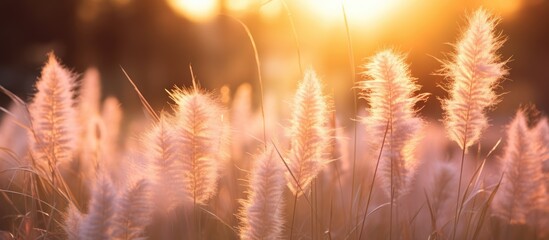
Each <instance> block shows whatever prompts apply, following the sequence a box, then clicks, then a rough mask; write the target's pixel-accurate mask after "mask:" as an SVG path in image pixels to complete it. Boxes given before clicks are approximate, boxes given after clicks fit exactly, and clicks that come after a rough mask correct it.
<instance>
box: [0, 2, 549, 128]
mask: <svg viewBox="0 0 549 240" xmlns="http://www.w3.org/2000/svg"><path fill="white" fill-rule="evenodd" d="M223 2H224V1H221V6H222V10H221V11H222V13H223V12H224V10H223ZM524 2H525V3H526V1H524ZM536 2H537V3H536V4H523V6H522V7H521V8H520V9H519V10H518V12H516V13H515V14H514V15H513V16H512V17H510V18H504V19H503V20H502V22H501V24H500V25H499V29H501V30H502V32H503V33H504V34H505V35H506V36H508V37H509V38H508V41H507V42H506V44H505V46H504V47H503V49H502V52H501V54H502V56H504V57H505V58H507V57H510V58H511V59H512V61H511V62H509V64H508V66H509V67H510V68H511V75H510V76H509V79H511V81H506V82H504V83H503V84H502V85H503V88H504V90H503V91H506V92H509V93H508V94H506V95H505V98H504V102H502V103H501V104H500V105H499V106H498V110H496V113H494V114H496V115H497V114H498V112H500V111H501V113H502V114H501V115H502V116H503V115H505V116H511V115H509V114H510V113H511V112H514V110H515V109H516V108H517V107H518V106H519V104H520V103H529V102H531V103H535V104H536V105H537V106H538V108H539V109H541V110H542V111H544V112H549V111H548V110H549V95H547V94H546V93H545V92H546V91H547V90H548V89H549V81H548V80H549V71H548V70H547V68H548V67H549V44H547V43H548V42H549V18H548V17H547V16H549V2H548V1H536ZM461 4H463V5H464V7H463V8H459V9H454V10H453V11H448V12H449V13H448V14H452V15H455V18H454V20H453V21H450V22H449V23H448V24H446V27H445V28H444V29H443V30H440V29H439V30H436V29H434V30H433V31H440V32H442V34H439V35H440V36H439V37H437V38H434V39H430V40H426V41H427V42H426V43H425V45H429V46H417V47H416V46H415V45H414V44H407V43H406V42H402V39H403V38H402V37H401V38H396V37H391V36H390V35H387V36H382V37H380V38H378V39H383V40H385V41H384V42H379V43H377V44H374V47H363V48H360V46H361V41H362V39H357V38H354V42H353V44H354V45H355V59H356V64H357V65H359V64H361V63H362V60H363V59H364V58H365V57H367V56H370V55H372V54H373V53H374V51H375V50H377V49H379V48H380V46H386V45H387V44H389V46H392V45H390V44H393V45H395V46H397V47H399V49H400V50H402V51H405V52H408V62H410V63H411V68H412V74H413V75H414V76H415V77H417V78H419V79H420V84H421V85H423V86H424V87H423V89H422V91H427V92H431V93H433V95H434V96H443V95H444V92H443V91H442V90H441V89H440V88H438V87H437V84H440V83H442V79H441V77H440V76H435V75H433V73H434V72H435V71H436V70H437V69H439V68H440V64H439V63H438V62H437V60H435V59H434V58H433V57H432V56H434V57H436V58H443V57H444V56H443V55H442V52H448V51H451V47H449V46H447V45H445V44H444V43H448V42H454V41H455V39H456V38H457V29H458V26H461V25H463V21H462V20H463V19H464V14H465V13H466V10H467V9H469V10H470V9H472V8H474V7H477V6H476V5H474V4H473V3H472V2H471V1H465V2H463V3H461ZM451 7H452V6H449V7H448V8H451ZM290 8H291V9H292V8H294V7H293V6H292V4H291V3H290ZM225 14H228V15H230V13H225ZM293 15H294V16H295V18H296V23H297V25H300V24H301V25H307V24H309V23H307V22H306V20H303V18H300V14H299V13H296V12H294V14H293ZM410 17H411V18H412V17H413V15H410ZM240 18H241V19H242V20H243V21H244V22H245V23H246V24H247V25H248V27H249V28H250V30H251V32H252V34H253V35H254V38H255V40H256V42H257V45H258V51H259V55H260V58H261V60H263V59H265V58H268V56H269V53H270V52H269V51H271V52H272V51H273V50H270V49H271V48H272V46H273V45H275V44H273V43H274V42H277V41H279V42H283V43H284V42H285V43H286V45H285V47H286V48H287V49H289V50H288V51H290V52H291V51H295V50H294V49H295V46H294V45H293V41H292V37H291V36H289V34H290V33H291V31H289V30H288V25H287V24H286V21H287V17H286V15H285V14H281V16H279V20H280V22H281V23H280V24H279V25H278V26H279V27H278V28H274V27H273V26H275V25H272V24H271V25H268V24H267V25H266V24H263V23H262V22H261V20H260V18H259V15H258V14H257V12H254V11H251V12H250V13H249V14H246V15H244V16H240ZM309 25H314V24H313V23H311V24H309ZM338 28H339V30H338V31H337V33H338V34H339V33H341V34H344V31H343V30H342V29H343V26H340V27H338ZM422 28H423V27H422ZM280 29H285V30H284V31H281V30H280ZM297 30H298V31H297V32H298V35H301V36H300V37H303V36H304V35H305V34H301V32H300V31H301V30H300V28H298V29H297ZM351 31H352V32H357V31H360V29H356V28H355V29H351ZM396 31H398V29H396ZM279 32H280V33H281V34H278V35H277V33H279ZM273 33H274V34H273ZM313 34H314V33H313ZM281 35H284V36H281ZM418 35H421V34H418ZM419 37H421V36H416V35H415V34H414V35H413V36H412V34H411V35H410V36H409V38H410V39H412V38H419ZM316 38H317V39H318V41H321V42H322V43H323V44H324V45H323V46H324V48H323V49H324V51H319V52H315V53H314V61H313V62H312V63H307V62H306V63H305V65H312V66H313V67H314V68H315V69H316V70H317V71H319V73H320V74H319V75H320V76H322V77H323V78H324V80H325V81H326V82H327V86H328V89H336V91H335V92H334V94H335V101H336V104H337V105H338V107H340V106H345V105H347V106H350V105H349V104H350V103H351V99H352V98H351V96H350V94H349V93H350V91H349V89H350V88H351V87H352V84H351V83H350V76H349V75H348V74H349V69H350V67H349V63H348V59H347V49H346V44H345V37H344V35H343V36H338V35H337V34H333V35H329V36H327V35H325V34H319V35H318V36H316ZM404 39H406V38H404ZM0 43H1V44H0V85H2V86H4V87H6V88H7V89H10V90H12V91H13V92H15V93H16V94H17V95H19V96H21V97H22V98H23V99H28V96H30V95H31V93H32V91H33V90H32V86H33V84H34V81H35V80H36V78H37V77H38V76H39V73H40V68H41V66H42V64H43V62H44V61H45V59H46V57H45V54H46V53H47V52H49V51H51V50H53V51H55V53H56V54H57V55H58V57H59V58H60V59H61V61H62V62H63V63H64V65H66V66H68V67H69V68H71V69H73V70H74V71H75V72H76V73H83V72H84V71H85V69H86V68H87V67H89V66H96V67H97V68H98V69H99V71H100V72H101V75H102V81H103V97H105V96H110V95H114V96H116V97H118V98H119V99H120V100H121V103H122V105H123V108H124V110H125V111H126V112H127V113H129V114H133V113H137V114H140V113H141V112H140V105H139V101H138V99H137V96H136V94H135V93H134V92H133V89H132V88H131V87H130V85H129V83H128V82H127V80H126V79H125V77H124V75H123V73H122V71H121V70H120V66H122V67H124V68H125V69H126V71H127V72H128V73H129V74H130V76H131V77H132V78H133V80H134V81H135V82H136V83H137V85H138V86H139V87H140V88H141V90H142V92H143V94H144V95H145V97H147V98H148V99H149V100H150V101H151V103H152V105H153V107H154V108H155V109H161V108H167V105H166V102H167V101H168V96H167V94H166V92H165V89H170V88H171V87H172V86H174V85H178V86H189V85H190V79H191V78H190V75H189V70H188V65H189V64H190V63H192V64H193V68H194V70H195V74H196V75H197V77H198V80H199V81H200V83H201V85H202V86H204V87H206V88H208V89H218V88H219V87H221V86H222V85H223V84H227V85H228V86H229V87H230V88H231V89H232V90H234V89H235V88H236V86H237V85H238V84H240V83H242V82H250V83H252V84H253V85H254V87H255V90H256V91H255V92H256V93H257V92H258V91H257V90H258V88H257V73H256V70H255V62H254V58H253V52H252V48H251V46H250V43H249V40H248V37H247V35H246V34H245V32H244V31H243V29H242V27H241V26H240V25H239V24H238V23H237V22H236V21H235V20H234V19H231V18H230V17H227V16H223V15H222V16H219V17H217V18H216V19H215V20H213V21H211V22H208V23H193V22H191V21H189V20H187V19H185V18H184V17H182V16H180V15H178V14H176V13H175V12H174V11H173V10H172V9H170V7H169V6H168V5H167V4H166V3H165V2H164V1H158V0H130V1H128V2H127V3H124V4H121V3H119V2H118V1H112V0H102V1H89V0H55V1H30V0H18V1H0ZM431 43H432V44H431ZM305 44H306V43H302V45H305ZM338 45H339V46H338ZM401 46H402V47H401ZM426 49H430V50H426ZM274 51H276V50H274ZM291 54H293V52H291ZM291 54H290V55H291ZM334 56H335V57H334ZM334 59H336V60H334ZM296 63H297V61H296V59H295V58H294V56H293V55H291V57H290V59H288V61H287V64H288V66H291V69H292V70H295V69H296ZM262 65H263V62H262ZM357 70H358V71H357V72H359V71H360V67H359V66H357ZM333 73H336V74H339V75H340V77H339V78H332V77H331V76H333V75H334V74H333ZM264 74H265V76H264V78H265V79H266V80H265V81H267V86H269V82H268V81H270V82H271V86H274V87H276V85H277V81H278V80H276V78H277V76H274V75H271V76H269V75H268V74H269V73H268V72H266V73H264ZM292 76H295V80H294V81H297V80H298V79H299V74H298V72H297V73H296V74H293V75H292ZM357 77H359V75H357ZM269 79H270V80H269ZM338 85H339V86H338ZM290 86H291V85H290ZM341 89H343V90H341ZM345 89H347V90H345ZM256 102H257V101H256ZM0 103H1V105H2V106H6V105H7V103H8V98H7V97H5V96H0ZM281 104H283V103H281ZM500 109H501V110H500ZM422 111H424V112H425V115H427V116H429V117H432V118H435V119H436V118H440V106H439V103H438V101H437V100H436V98H434V97H432V98H431V99H430V100H429V101H428V102H427V103H426V106H425V108H424V109H423V110H422ZM505 120H507V119H505Z"/></svg>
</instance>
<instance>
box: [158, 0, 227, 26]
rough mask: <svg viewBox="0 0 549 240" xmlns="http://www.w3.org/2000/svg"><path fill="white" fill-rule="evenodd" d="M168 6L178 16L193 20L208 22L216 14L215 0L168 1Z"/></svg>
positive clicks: (217, 7)
mask: <svg viewBox="0 0 549 240" xmlns="http://www.w3.org/2000/svg"><path fill="white" fill-rule="evenodd" d="M168 3H169V4H170V6H171V7H172V8H173V9H174V10H175V11H176V12H178V13H179V14H181V15H183V16H185V17H187V18H189V19H191V20H194V21H205V20H209V19H211V18H213V17H215V15H216V14H217V13H218V10H219V1H217V0H168Z"/></svg>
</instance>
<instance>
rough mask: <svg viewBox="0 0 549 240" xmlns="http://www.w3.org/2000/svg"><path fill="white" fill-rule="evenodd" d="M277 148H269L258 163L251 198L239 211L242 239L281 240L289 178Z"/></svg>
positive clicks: (251, 182)
mask: <svg viewBox="0 0 549 240" xmlns="http://www.w3.org/2000/svg"><path fill="white" fill-rule="evenodd" d="M284 172H285V169H284V167H283V166H282V163H281V161H280V159H279V158H278V155H277V154H276V152H275V150H274V147H273V146H272V145H269V146H268V147H267V150H265V152H263V153H262V154H261V155H260V156H259V157H258V158H257V159H256V162H255V166H254V168H253V171H252V173H251V176H250V180H249V184H250V185H249V190H248V191H247V194H248V198H247V199H246V200H243V201H241V203H242V209H241V210H240V212H239V218H240V220H241V226H240V237H241V238H242V239H280V238H281V237H282V236H281V234H282V228H283V225H284V220H283V216H282V215H283V211H284V201H283V200H284V199H283V194H284V188H285V187H286V179H285V178H284Z"/></svg>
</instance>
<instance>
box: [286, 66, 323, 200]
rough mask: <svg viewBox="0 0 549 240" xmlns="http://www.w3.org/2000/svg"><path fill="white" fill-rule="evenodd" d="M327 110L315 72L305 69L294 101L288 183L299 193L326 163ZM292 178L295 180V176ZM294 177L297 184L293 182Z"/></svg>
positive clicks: (293, 190)
mask: <svg viewBox="0 0 549 240" xmlns="http://www.w3.org/2000/svg"><path fill="white" fill-rule="evenodd" d="M328 114H329V109H328V103H327V99H326V97H325V96H324V94H323V93H322V86H321V83H320V80H319V79H318V78H317V76H316V73H315V72H314V71H313V70H311V69H308V70H307V71H306V72H305V76H304V79H303V81H302V82H301V83H300V84H299V87H298V89H297V93H296V94H295V97H294V100H293V110H292V116H291V128H290V137H289V139H290V155H289V164H288V165H289V168H290V171H291V173H292V174H293V177H292V176H291V174H290V173H289V172H288V173H287V174H286V175H287V179H288V186H289V187H290V189H291V190H292V192H293V193H294V194H297V195H300V194H302V193H303V192H302V191H301V190H303V191H305V190H306V188H307V187H308V186H309V184H310V183H311V181H312V180H313V179H314V178H315V177H316V175H317V174H318V173H319V172H320V170H322V167H324V166H325V164H326V163H327V162H328V161H327V159H326V157H327V152H326V150H327V149H328V147H329V144H330V134H329V118H328V117H329V116H328ZM294 177H295V179H294ZM296 180H297V183H296Z"/></svg>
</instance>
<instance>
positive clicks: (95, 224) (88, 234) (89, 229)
mask: <svg viewBox="0 0 549 240" xmlns="http://www.w3.org/2000/svg"><path fill="white" fill-rule="evenodd" d="M94 183H95V184H94V186H93V187H92V192H91V199H90V202H89V204H88V214H87V215H86V216H85V217H84V218H82V220H81V221H80V226H79V227H80V229H79V231H78V234H79V237H78V239H84V240H88V239H89V240H95V239H111V238H112V237H113V235H112V225H113V224H114V222H113V221H114V216H115V200H116V189H115V187H114V185H113V183H112V182H111V179H110V178H109V177H108V176H107V174H105V173H100V175H99V176H98V178H97V180H96V181H95V182H94Z"/></svg>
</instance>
